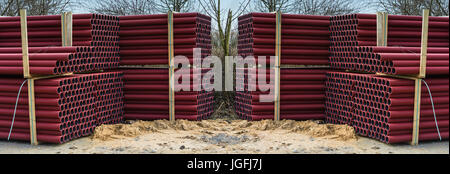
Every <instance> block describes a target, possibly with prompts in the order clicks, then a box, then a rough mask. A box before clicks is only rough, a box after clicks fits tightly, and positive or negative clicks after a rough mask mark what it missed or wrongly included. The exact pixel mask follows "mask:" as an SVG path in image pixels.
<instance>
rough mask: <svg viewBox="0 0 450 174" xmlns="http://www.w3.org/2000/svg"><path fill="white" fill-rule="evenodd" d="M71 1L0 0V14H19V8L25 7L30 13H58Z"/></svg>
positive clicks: (65, 8)
mask: <svg viewBox="0 0 450 174" xmlns="http://www.w3.org/2000/svg"><path fill="white" fill-rule="evenodd" d="M71 3H72V1H71V0H0V15H1V16H15V15H19V11H20V9H27V10H28V14H30V15H49V14H60V13H62V12H63V11H65V10H67V8H68V6H69V5H70V4H71Z"/></svg>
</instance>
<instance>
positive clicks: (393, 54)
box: [335, 47, 449, 75]
mask: <svg viewBox="0 0 450 174" xmlns="http://www.w3.org/2000/svg"><path fill="white" fill-rule="evenodd" d="M448 50H449V49H448V47H447V48H439V47H432V48H428V51H427V52H428V54H427V69H426V72H427V74H428V75H439V74H447V75H448V74H449V67H448V66H449V52H448ZM354 51H355V57H350V58H347V60H345V61H346V63H342V62H338V63H336V64H335V65H336V66H339V67H344V68H346V69H347V68H348V69H350V70H356V71H364V72H371V73H377V72H379V73H384V74H391V75H415V74H419V69H420V52H421V48H420V47H358V48H356V50H354ZM336 54H338V55H339V54H340V56H342V53H336Z"/></svg>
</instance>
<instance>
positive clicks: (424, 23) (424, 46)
mask: <svg viewBox="0 0 450 174" xmlns="http://www.w3.org/2000/svg"><path fill="white" fill-rule="evenodd" d="M429 15H430V10H428V9H424V10H423V15H422V16H423V17H422V44H421V51H420V72H419V78H425V75H426V70H427V53H428V52H427V49H428V20H429Z"/></svg>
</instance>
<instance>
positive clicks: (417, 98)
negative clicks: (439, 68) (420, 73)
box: [411, 79, 422, 145]
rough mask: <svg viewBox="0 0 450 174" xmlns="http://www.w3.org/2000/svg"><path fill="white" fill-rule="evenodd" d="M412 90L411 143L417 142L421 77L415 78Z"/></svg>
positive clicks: (415, 143)
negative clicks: (413, 89)
mask: <svg viewBox="0 0 450 174" xmlns="http://www.w3.org/2000/svg"><path fill="white" fill-rule="evenodd" d="M414 82H415V91H414V115H413V134H412V140H411V145H417V144H419V129H420V127H419V124H420V100H421V95H422V79H416V80H415V81H414Z"/></svg>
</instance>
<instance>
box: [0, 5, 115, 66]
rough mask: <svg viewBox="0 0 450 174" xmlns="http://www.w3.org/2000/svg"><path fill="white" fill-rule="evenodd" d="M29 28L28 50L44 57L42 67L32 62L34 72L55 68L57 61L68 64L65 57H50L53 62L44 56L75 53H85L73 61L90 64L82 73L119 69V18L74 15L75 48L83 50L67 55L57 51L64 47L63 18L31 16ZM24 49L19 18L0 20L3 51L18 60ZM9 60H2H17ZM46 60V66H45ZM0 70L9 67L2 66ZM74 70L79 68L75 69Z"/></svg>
mask: <svg viewBox="0 0 450 174" xmlns="http://www.w3.org/2000/svg"><path fill="white" fill-rule="evenodd" d="M27 24H28V47H29V48H30V53H35V54H37V53H40V54H41V56H42V57H45V59H43V58H41V59H39V63H37V62H38V61H35V62H36V63H33V61H31V62H30V63H31V64H35V66H36V67H35V68H32V71H33V69H36V70H38V69H40V70H44V68H42V67H50V66H51V67H54V66H55V65H54V64H55V63H57V60H62V59H64V60H67V57H64V56H63V57H61V56H59V57H58V58H59V59H57V58H55V57H51V56H50V57H51V58H49V56H48V55H43V54H47V53H75V52H77V51H75V50H76V49H81V50H83V51H82V52H77V53H80V54H79V55H78V56H81V57H76V56H72V59H77V58H79V59H80V60H79V61H80V62H84V63H82V64H87V66H86V67H85V68H84V69H85V70H80V71H89V70H102V69H114V68H117V67H118V66H119V60H120V57H119V18H118V17H114V16H107V15H98V14H74V15H73V37H72V40H73V44H72V45H73V46H74V47H81V48H72V49H71V50H70V49H68V50H65V51H56V50H58V49H60V47H61V46H62V34H61V33H62V31H61V30H62V29H61V15H49V16H28V17H27ZM21 46H22V44H21V26H20V18H19V17H1V18H0V48H5V49H6V51H8V52H9V53H14V54H16V56H17V54H18V53H22V51H21V49H20V48H21ZM33 47H38V48H33ZM9 49H11V50H9ZM61 49H62V48H61ZM33 50H34V51H33ZM62 50H64V49H62ZM69 50H70V51H69ZM0 51H2V50H0ZM3 51H5V50H3ZM0 54H2V52H0ZM6 56H7V57H6V58H7V59H3V60H16V58H15V57H14V56H13V57H11V55H6ZM32 56H33V55H32ZM53 56H54V55H53ZM3 57H4V56H3ZM30 59H31V60H32V59H33V58H32V57H31V58H30ZM1 60H2V59H0V61H1ZM18 60H21V59H18ZM44 60H45V62H43V61H44ZM41 61H42V62H41ZM65 64H67V65H69V66H70V62H67V63H63V65H65ZM14 65H15V66H17V68H18V67H20V65H19V63H18V62H17V63H14ZM0 66H8V65H4V64H2V63H0ZM31 66H32V65H31ZM17 68H16V69H17ZM73 68H76V66H75V67H73ZM63 69H64V68H63ZM45 71H51V69H48V68H47V69H45ZM75 72H76V71H75ZM58 74H59V73H58Z"/></svg>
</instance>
